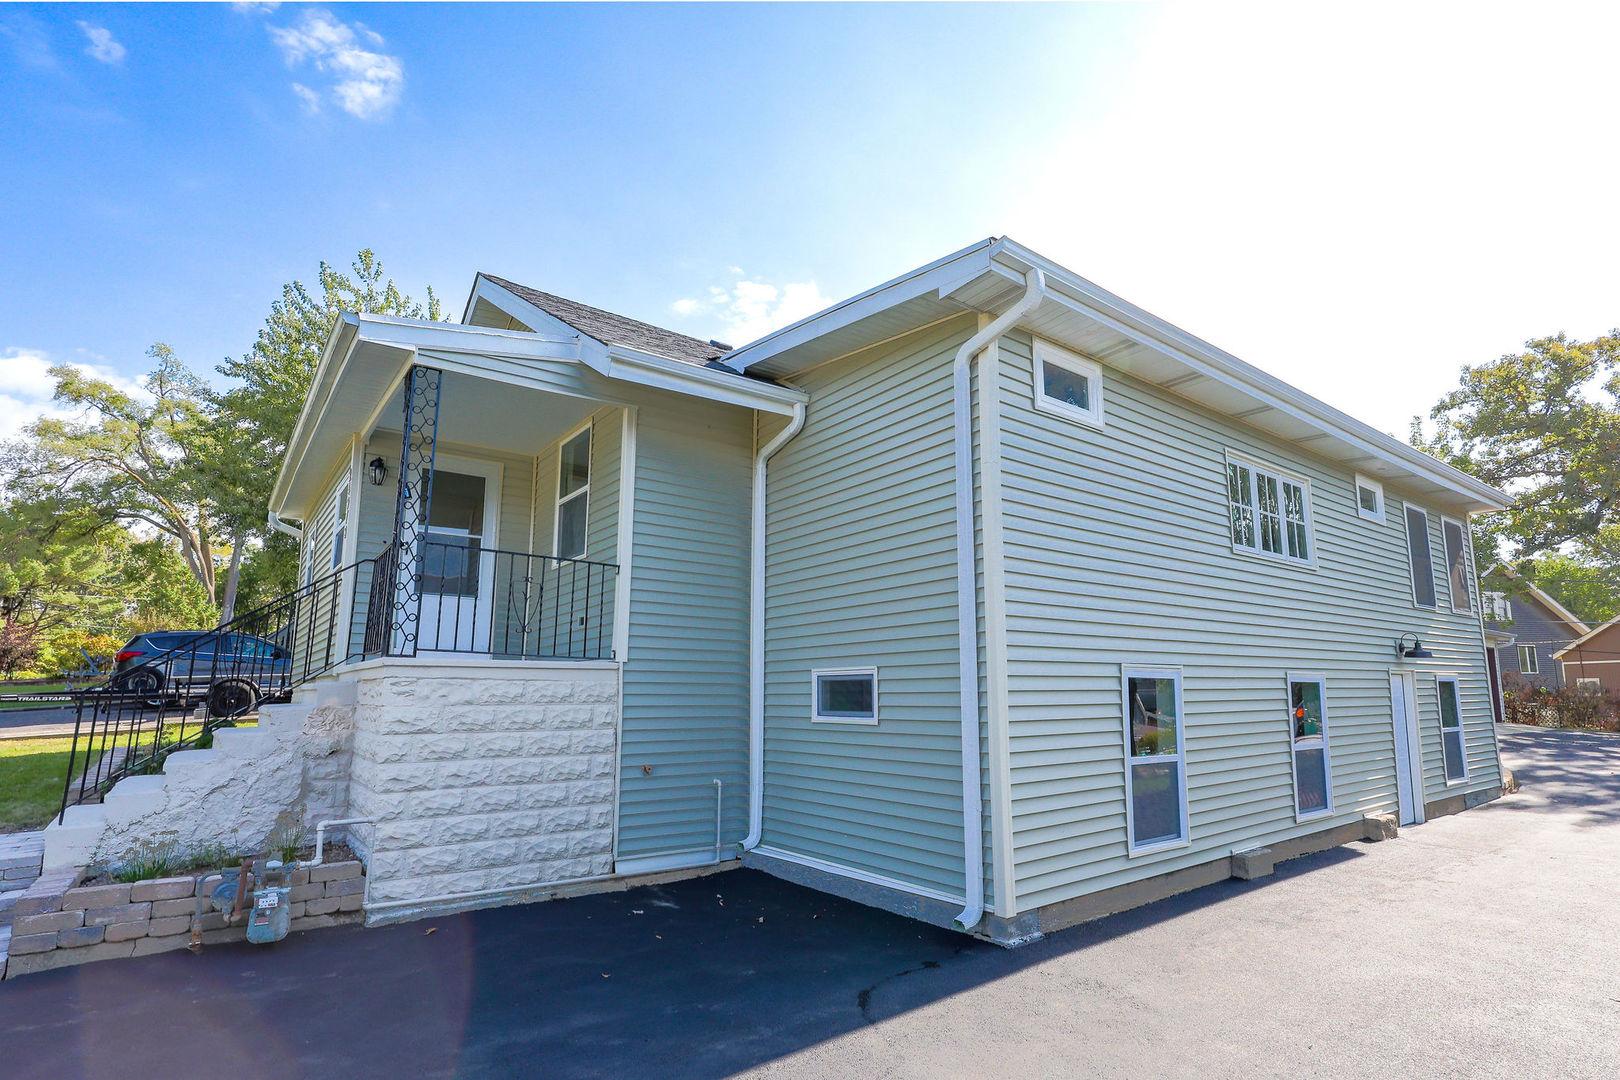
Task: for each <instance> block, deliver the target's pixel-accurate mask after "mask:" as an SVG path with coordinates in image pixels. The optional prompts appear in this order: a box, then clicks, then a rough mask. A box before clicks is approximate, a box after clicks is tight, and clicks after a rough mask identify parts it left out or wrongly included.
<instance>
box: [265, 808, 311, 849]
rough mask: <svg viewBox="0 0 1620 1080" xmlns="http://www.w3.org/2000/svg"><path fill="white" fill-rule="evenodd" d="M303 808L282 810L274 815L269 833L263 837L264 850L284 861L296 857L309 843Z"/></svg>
mask: <svg viewBox="0 0 1620 1080" xmlns="http://www.w3.org/2000/svg"><path fill="white" fill-rule="evenodd" d="M303 819H304V808H303V807H302V806H300V807H298V808H296V809H293V810H284V811H282V812H281V813H280V814H279V815H277V816H276V823H275V824H274V825H272V826H271V827H270V835H269V836H267V837H265V838H264V852H265V854H266V855H272V856H274V857H276V858H278V859H280V860H281V861H282V862H284V863H290V862H292V861H293V860H294V859H296V858H298V852H299V850H300V849H301V848H303V847H304V845H305V844H307V843H309V830H308V829H306V828H304V825H303Z"/></svg>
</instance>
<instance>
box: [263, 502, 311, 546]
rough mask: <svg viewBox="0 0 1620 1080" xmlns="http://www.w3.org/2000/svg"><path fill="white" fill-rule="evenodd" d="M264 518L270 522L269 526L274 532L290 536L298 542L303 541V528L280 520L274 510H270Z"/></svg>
mask: <svg viewBox="0 0 1620 1080" xmlns="http://www.w3.org/2000/svg"><path fill="white" fill-rule="evenodd" d="M266 520H268V521H269V522H270V527H271V528H272V529H274V530H276V532H278V533H283V534H285V535H287V536H290V537H292V538H293V539H294V540H297V541H299V542H300V543H301V542H303V539H304V530H303V529H300V528H298V527H296V526H293V525H289V524H287V523H286V522H285V521H282V520H281V518H280V517H279V516H278V515H277V514H276V512H275V511H274V510H272V511H270V516H269V517H268V518H267V519H266Z"/></svg>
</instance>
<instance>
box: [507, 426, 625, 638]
mask: <svg viewBox="0 0 1620 1080" xmlns="http://www.w3.org/2000/svg"><path fill="white" fill-rule="evenodd" d="M623 418H624V410H623V409H620V408H616V407H614V408H604V409H598V410H597V411H596V412H595V413H593V414H592V415H591V418H590V428H591V459H590V490H589V492H587V493H586V495H585V496H584V497H585V498H586V499H587V500H589V503H588V505H587V507H586V521H585V523H586V532H585V554H584V555H583V556H581V558H582V559H584V560H586V561H588V562H592V563H617V562H618V561H619V471H620V470H619V455H620V449H621V444H622V442H623V441H624V440H623V424H624V419H623ZM578 430H579V429H577V428H576V429H574V430H573V431H571V432H570V433H569V435H565V436H560V437H559V438H558V439H557V441H556V442H554V443H552V444H551V445H550V446H548V447H546V449H545V450H543V451H542V452H541V453H540V455H539V456H538V458H536V459H535V461H534V465H535V472H534V484H533V487H534V544H533V548H532V550H533V551H534V552H535V553H536V554H538V555H552V554H554V553H555V551H556V545H555V544H554V543H553V534H554V533H555V531H556V524H557V480H558V473H557V468H558V455H559V452H560V448H561V446H562V444H563V443H564V442H565V441H566V440H567V438H568V437H569V436H571V435H575V434H578ZM536 569H538V566H537V567H536ZM545 573H546V581H547V587H548V588H550V589H557V590H561V591H562V592H563V593H564V594H565V595H566V594H568V593H569V592H570V591H571V590H572V591H573V595H574V598H575V599H576V600H577V601H578V602H579V603H581V604H584V605H585V606H586V607H588V609H589V612H588V614H589V618H590V625H591V630H590V641H591V643H592V644H593V645H594V644H595V643H596V642H597V641H598V640H600V641H601V642H604V643H611V642H612V641H613V600H612V591H613V590H614V588H616V585H617V579H616V577H615V575H613V574H612V573H611V572H608V571H605V570H603V569H602V568H600V567H583V566H573V565H563V566H557V565H556V564H549V563H548V564H547V567H546V571H545ZM604 588H605V589H606V590H607V591H606V592H602V591H601V590H603V589H604ZM586 589H589V590H590V592H589V594H588V595H589V602H588V603H586V601H585V599H584V595H585V594H583V593H582V592H581V590H586ZM598 597H600V601H599V600H598ZM556 610H557V608H555V607H553V606H551V605H548V604H547V603H545V602H544V601H541V602H540V603H539V604H538V606H537V610H536V611H535V612H534V613H533V615H532V617H531V619H530V625H531V626H532V627H533V632H532V634H531V641H532V644H531V646H530V648H529V650H528V651H529V654H530V655H539V654H542V653H544V652H545V651H546V650H547V649H548V648H551V647H552V643H553V642H558V641H566V637H567V633H568V628H567V627H566V626H563V627H558V626H557V625H556V618H555V615H554V613H555V611H556Z"/></svg>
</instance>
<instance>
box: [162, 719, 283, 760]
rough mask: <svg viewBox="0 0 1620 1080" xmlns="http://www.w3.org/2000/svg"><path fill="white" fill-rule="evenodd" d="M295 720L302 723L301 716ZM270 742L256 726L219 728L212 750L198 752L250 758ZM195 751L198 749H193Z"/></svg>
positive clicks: (224, 756)
mask: <svg viewBox="0 0 1620 1080" xmlns="http://www.w3.org/2000/svg"><path fill="white" fill-rule="evenodd" d="M296 722H297V723H303V718H302V717H299V718H298V719H297V721H296ZM260 723H263V721H262V720H261V721H260ZM270 742H271V735H270V733H269V732H267V731H260V730H258V729H257V728H219V729H218V730H216V731H215V732H214V748H213V750H211V751H209V750H204V751H200V752H201V753H205V754H206V753H212V754H215V755H217V756H218V757H222V758H251V757H257V756H259V754H260V753H261V752H263V751H264V750H267V749H269V746H270ZM196 752H198V751H193V753H196ZM175 756H176V757H178V756H179V755H178V754H176V755H175Z"/></svg>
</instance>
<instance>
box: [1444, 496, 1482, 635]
mask: <svg viewBox="0 0 1620 1080" xmlns="http://www.w3.org/2000/svg"><path fill="white" fill-rule="evenodd" d="M1440 537H1441V539H1442V540H1443V541H1444V543H1445V545H1446V579H1447V580H1448V581H1450V582H1451V610H1452V611H1456V612H1469V611H1473V610H1474V601H1473V595H1472V594H1471V592H1470V591H1469V585H1468V530H1467V528H1466V527H1465V526H1464V525H1463V523H1462V522H1460V521H1457V520H1454V519H1452V518H1448V517H1442V518H1441V519H1440Z"/></svg>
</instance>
